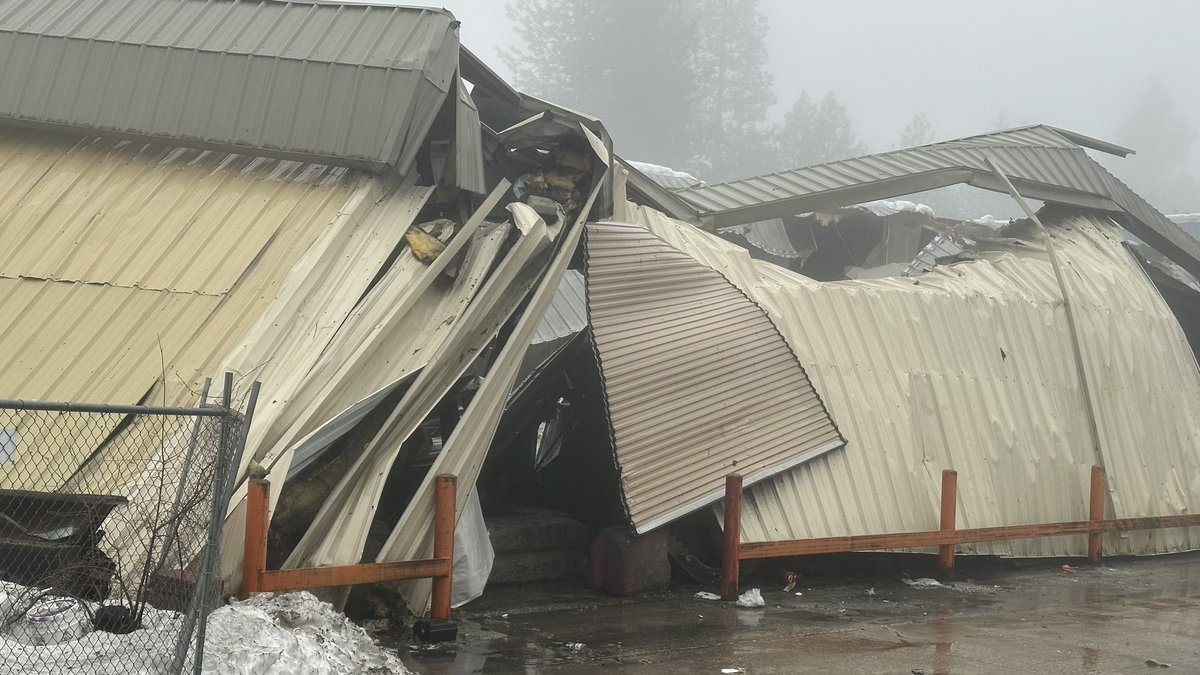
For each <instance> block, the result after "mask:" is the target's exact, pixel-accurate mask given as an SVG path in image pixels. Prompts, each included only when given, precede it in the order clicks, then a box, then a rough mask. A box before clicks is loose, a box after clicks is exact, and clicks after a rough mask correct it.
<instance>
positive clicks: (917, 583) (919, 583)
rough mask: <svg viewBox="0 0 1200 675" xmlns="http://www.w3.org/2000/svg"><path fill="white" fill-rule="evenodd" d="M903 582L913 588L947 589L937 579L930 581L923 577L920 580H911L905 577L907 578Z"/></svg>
mask: <svg viewBox="0 0 1200 675" xmlns="http://www.w3.org/2000/svg"><path fill="white" fill-rule="evenodd" d="M901 581H903V582H904V583H906V584H908V585H909V586H912V587H913V588H945V587H946V586H945V584H943V583H942V582H940V581H938V580H937V579H930V578H929V577H921V578H920V579H909V578H908V577H905V578H903V579H901Z"/></svg>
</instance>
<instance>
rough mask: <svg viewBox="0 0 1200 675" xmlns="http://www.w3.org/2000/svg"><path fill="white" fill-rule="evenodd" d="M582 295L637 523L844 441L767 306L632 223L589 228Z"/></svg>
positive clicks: (653, 523)
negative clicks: (737, 476)
mask: <svg viewBox="0 0 1200 675" xmlns="http://www.w3.org/2000/svg"><path fill="white" fill-rule="evenodd" d="M586 251H587V300H588V315H589V318H590V321H591V326H592V335H593V337H594V341H595V347H596V353H597V356H598V360H599V362H600V371H601V376H602V382H603V387H604V393H605V400H606V403H607V408H608V418H609V424H610V428H611V431H612V435H613V446H614V451H615V453H616V458H617V465H618V467H619V471H620V477H621V488H622V496H623V497H624V501H625V506H626V509H627V511H628V515H629V519H630V521H631V522H632V523H633V526H634V528H635V529H636V530H637V532H639V533H642V532H647V531H649V530H652V529H654V528H656V527H659V526H661V525H663V524H665V523H667V522H670V521H672V520H674V519H677V518H679V517H682V516H684V515H687V514H688V513H691V512H693V511H696V510H697V509H699V508H701V507H703V506H706V505H708V504H711V503H713V502H715V501H717V500H718V499H720V498H721V496H722V494H723V491H724V477H725V476H726V475H727V474H730V473H741V474H742V475H743V480H744V481H745V482H746V483H747V484H749V483H754V482H756V481H759V480H762V479H764V478H767V477H769V476H772V475H774V474H776V473H779V472H781V471H784V470H787V469H789V468H792V467H794V466H796V465H798V464H801V463H803V462H805V461H808V460H811V459H813V458H815V457H819V456H820V455H822V454H824V453H826V452H829V451H830V450H834V449H837V448H840V447H841V446H842V445H844V444H845V441H844V440H843V439H842V437H841V435H840V434H839V433H838V430H837V427H836V426H835V425H834V423H833V420H831V419H830V417H829V414H828V413H827V412H826V410H825V406H824V405H823V404H822V402H821V398H820V396H818V394H817V392H816V391H815V390H814V388H813V385H812V383H811V382H809V379H808V376H807V375H806V374H805V372H804V369H803V368H802V367H801V366H800V363H799V362H797V360H796V357H795V355H794V354H793V353H792V351H791V349H790V348H789V347H788V344H787V342H786V341H784V339H783V336H781V335H780V333H779V331H778V330H777V329H776V328H775V326H774V325H773V324H772V323H771V321H770V319H769V318H768V317H767V315H766V313H765V312H763V310H762V309H761V308H760V307H759V306H758V305H756V304H755V303H754V302H753V301H752V300H751V299H750V298H748V297H746V295H744V294H743V293H742V292H741V291H740V290H738V288H737V287H736V286H734V285H733V284H731V283H729V281H728V280H726V279H725V277H723V276H721V274H720V273H718V272H716V271H714V270H712V269H710V268H708V267H705V266H704V265H703V264H701V263H699V262H697V261H696V260H694V259H692V258H691V257H689V256H688V255H687V254H685V253H683V252H682V251H679V250H677V249H674V248H672V247H671V246H670V245H669V244H667V243H666V242H665V241H663V240H662V239H659V238H658V237H656V236H654V235H653V234H651V233H650V232H648V231H647V230H646V228H644V227H642V226H639V225H630V224H623V223H598V224H590V225H588V228H587V241H586Z"/></svg>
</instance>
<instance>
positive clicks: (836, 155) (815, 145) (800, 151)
mask: <svg viewBox="0 0 1200 675" xmlns="http://www.w3.org/2000/svg"><path fill="white" fill-rule="evenodd" d="M775 144H776V154H777V156H778V158H779V162H780V163H781V164H782V165H783V166H785V167H788V168H792V167H799V166H809V165H812V164H822V163H824V162H832V161H835V160H839V159H846V158H848V157H854V156H856V155H861V154H864V153H866V151H867V149H866V146H865V145H864V144H863V143H861V142H860V141H859V140H858V138H857V137H856V136H855V135H854V130H853V128H852V124H851V122H850V116H849V114H847V112H846V107H845V106H843V105H842V104H841V102H840V101H838V100H837V96H835V95H834V93H833V92H827V93H826V94H825V96H824V97H823V98H822V99H821V102H820V103H815V102H813V100H812V98H811V97H810V96H809V95H808V92H800V95H799V96H798V97H797V98H796V101H795V102H794V103H792V107H791V108H789V109H788V111H787V113H786V114H785V115H784V117H783V123H782V124H781V125H780V126H779V127H778V128H777V129H776V131H775Z"/></svg>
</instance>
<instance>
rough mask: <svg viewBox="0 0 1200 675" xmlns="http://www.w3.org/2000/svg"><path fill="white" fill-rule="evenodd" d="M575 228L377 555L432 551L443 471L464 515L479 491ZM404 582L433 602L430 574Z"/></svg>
mask: <svg viewBox="0 0 1200 675" xmlns="http://www.w3.org/2000/svg"><path fill="white" fill-rule="evenodd" d="M602 185H603V181H601V183H600V184H598V185H597V186H596V187H595V189H593V191H592V193H591V196H590V197H589V199H588V203H587V205H585V206H584V207H583V209H582V210H581V213H582V214H583V215H586V214H587V213H588V212H589V211H590V210H591V208H592V205H593V204H594V203H595V199H596V196H597V194H598V193H599V191H600V188H601V187H602ZM510 209H511V210H512V212H513V218H514V219H515V220H516V221H517V222H518V223H520V222H521V221H522V220H524V221H526V222H529V221H533V220H534V219H537V220H538V221H540V220H541V219H540V218H539V217H538V215H537V214H536V213H535V212H534V211H533V209H530V208H529V207H528V206H525V205H524V204H513V205H511V206H510ZM581 219H582V216H581ZM570 228H571V229H570V230H569V231H568V232H565V233H560V235H561V236H563V241H562V242H561V243H560V244H559V248H558V251H557V253H556V254H555V256H554V257H553V258H552V259H551V260H550V262H549V264H548V266H547V267H546V268H545V269H544V274H543V275H542V277H541V279H540V280H538V283H537V287H536V289H535V290H534V292H533V295H532V296H531V297H530V300H529V303H528V305H527V306H526V307H525V311H524V313H523V314H522V315H521V318H520V319H519V320H518V321H517V324H516V326H515V327H514V328H513V331H512V333H511V334H510V335H509V336H508V340H507V341H506V342H505V343H504V347H503V348H501V350H500V353H499V354H498V355H497V356H496V360H495V361H493V362H492V366H491V368H489V369H488V373H487V376H486V377H485V378H484V380H483V384H482V385H480V387H479V391H477V392H476V393H475V396H474V398H472V399H471V403H470V405H468V406H467V409H466V411H465V412H464V413H463V416H462V419H461V420H459V422H458V424H457V425H455V427H454V432H453V433H451V434H450V437H449V438H448V439H446V442H445V444H444V445H443V446H442V451H441V452H440V453H439V454H438V456H437V459H435V460H434V462H433V465H432V466H431V467H430V468H429V471H428V472H427V473H426V474H425V478H424V479H423V480H422V481H421V485H420V487H418V488H417V492H416V495H414V497H413V498H412V499H411V500H410V501H409V503H408V507H407V508H406V509H405V510H404V514H403V515H402V516H401V517H400V520H399V522H397V523H396V526H395V528H393V529H392V533H391V535H390V536H389V537H388V539H387V541H386V542H384V545H383V548H382V549H381V550H380V552H379V555H378V556H377V557H376V560H377V561H380V562H386V561H388V560H413V559H418V558H424V557H428V556H430V555H432V552H433V515H434V514H433V511H434V499H433V497H434V481H435V480H436V478H437V476H438V474H442V473H449V474H452V475H454V476H457V478H458V489H457V492H456V497H457V501H456V504H455V509H456V514H457V516H458V517H461V515H462V513H463V509H464V508H465V507H466V503H467V500H468V499H469V497H470V495H471V493H472V492H473V491H474V487H475V480H476V479H477V478H478V476H479V471H480V469H481V468H482V467H483V461H484V458H486V457H487V451H488V448H489V447H491V443H492V438H493V436H494V435H495V433H496V427H497V426H498V425H499V423H500V417H501V415H502V414H503V413H504V401H505V400H506V399H507V398H508V396H509V392H510V391H511V390H512V388H513V386H514V385H515V384H516V381H517V375H518V372H519V370H520V366H521V362H522V361H523V360H524V356H525V350H526V348H527V347H528V345H529V341H530V339H531V338H532V337H533V334H534V331H535V330H536V329H537V326H538V323H539V322H540V321H541V320H542V317H543V316H544V315H545V312H546V309H547V308H548V307H549V306H550V303H551V301H552V300H553V298H554V295H555V293H556V289H557V288H558V286H559V282H560V281H561V279H562V278H563V274H564V273H565V271H566V269H567V266H568V265H569V264H570V262H571V258H572V257H573V255H574V252H575V248H576V246H577V245H578V243H579V238H580V235H581V234H582V232H583V224H582V223H581V222H576V223H574V224H573V225H571V226H570ZM401 587H402V588H403V592H404V598H405V602H406V603H407V604H408V608H409V610H411V611H412V612H413V613H415V614H421V613H423V612H424V611H425V608H426V607H427V606H428V604H429V597H430V590H431V584H430V582H429V581H428V580H420V581H411V582H403V583H402V584H401Z"/></svg>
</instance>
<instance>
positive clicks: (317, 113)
mask: <svg viewBox="0 0 1200 675" xmlns="http://www.w3.org/2000/svg"><path fill="white" fill-rule="evenodd" d="M457 63H458V31H457V27H456V25H455V24H454V23H453V17H452V16H451V15H450V14H449V12H446V11H445V10H435V9H420V8H413V7H380V6H368V5H345V6H342V5H338V4H332V3H331V4H314V3H308V2H252V1H249V0H228V1H225V2H202V1H199V0H103V1H101V0H82V1H79V0H0V72H3V73H4V77H3V78H2V79H0V117H8V118H13V119H18V120H27V121H31V122H39V123H46V124H55V125H66V126H70V127H76V128H81V129H88V130H94V131H111V132H119V133H127V134H135V135H141V136H154V137H165V138H171V139H175V140H177V141H186V142H193V143H202V144H209V145H215V146H220V147H226V146H241V147H245V148H247V149H251V150H253V151H256V152H277V153H285V154H287V155H295V156H297V157H299V158H304V159H318V160H321V161H326V162H338V161H352V162H362V163H365V164H370V165H379V166H382V165H385V164H386V165H391V166H393V167H396V168H397V169H398V170H400V171H401V172H404V171H405V170H406V169H407V167H408V165H409V163H410V162H411V160H412V158H413V157H414V156H415V152H416V150H417V148H418V146H419V144H420V142H421V140H422V139H423V138H424V136H425V133H426V132H427V131H428V129H429V127H430V125H431V124H432V121H433V118H434V116H435V115H436V113H437V111H438V110H439V109H440V107H441V105H442V102H443V100H444V99H445V97H446V95H447V92H449V91H450V88H451V86H452V85H453V75H454V72H455V69H456V67H457Z"/></svg>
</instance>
